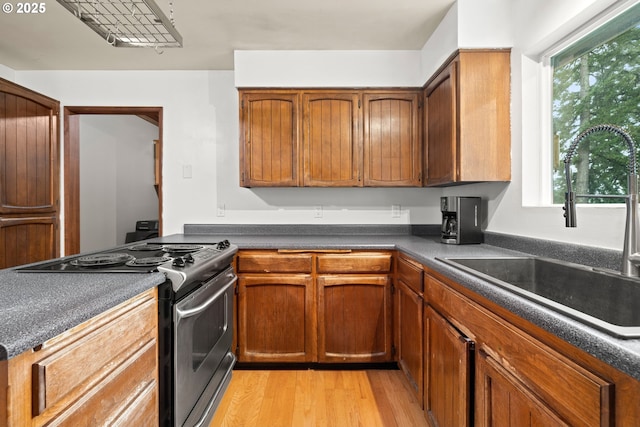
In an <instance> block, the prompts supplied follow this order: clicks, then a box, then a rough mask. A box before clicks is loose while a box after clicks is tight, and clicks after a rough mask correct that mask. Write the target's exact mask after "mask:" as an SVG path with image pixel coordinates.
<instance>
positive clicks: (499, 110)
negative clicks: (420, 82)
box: [425, 50, 511, 186]
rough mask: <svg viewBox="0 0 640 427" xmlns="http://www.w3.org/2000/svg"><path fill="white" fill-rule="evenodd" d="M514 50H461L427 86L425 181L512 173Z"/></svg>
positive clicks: (491, 177)
mask: <svg viewBox="0 0 640 427" xmlns="http://www.w3.org/2000/svg"><path fill="white" fill-rule="evenodd" d="M510 73H511V67H510V52H509V51H508V50H460V51H459V52H458V53H457V54H456V55H455V56H454V57H453V58H452V59H451V60H450V61H448V62H447V63H446V64H445V66H444V67H443V69H442V70H441V71H440V72H439V73H436V75H435V76H434V77H433V79H432V80H430V81H429V83H428V84H427V86H426V89H425V95H426V108H425V117H426V119H425V120H426V125H425V132H426V141H427V142H426V153H425V156H426V158H427V160H426V162H425V163H426V168H427V170H426V173H425V185H427V186H441V185H452V184H460V183H465V182H467V183H468V182H478V181H509V180H510V179H511V128H510V90H511V87H510V75H511V74H510Z"/></svg>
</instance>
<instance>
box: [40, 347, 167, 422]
mask: <svg viewBox="0 0 640 427" xmlns="http://www.w3.org/2000/svg"><path fill="white" fill-rule="evenodd" d="M156 357H157V355H156V349H155V341H150V342H148V343H147V344H146V345H145V346H144V347H142V348H141V349H140V350H139V351H138V352H136V353H135V354H133V355H132V356H131V357H130V358H128V359H125V360H123V361H122V363H119V362H118V364H117V365H116V366H117V367H116V368H115V369H114V370H113V372H112V373H111V374H110V375H109V376H108V377H106V378H105V379H104V381H102V382H100V383H98V384H97V386H96V387H95V388H93V389H91V390H90V391H89V392H88V393H87V394H84V395H82V396H81V397H80V398H79V399H78V400H77V401H75V402H74V404H73V405H72V406H71V407H69V408H68V409H67V410H66V411H64V412H62V413H61V414H60V416H58V417H54V418H53V419H52V420H51V421H50V423H49V424H47V425H50V426H61V427H62V426H68V427H76V426H97V425H102V424H103V423H104V422H105V421H106V420H109V419H111V418H114V416H113V415H114V414H118V416H117V417H116V419H117V420H119V421H125V420H131V418H132V417H131V415H132V414H131V412H132V411H137V410H140V409H141V408H140V407H139V406H140V404H141V403H144V405H142V406H143V408H144V407H145V406H146V407H147V409H146V410H143V411H144V413H145V418H144V421H143V423H141V424H135V425H139V426H145V425H147V426H152V425H157V424H158V422H159V413H158V406H157V393H155V392H154V391H155V388H156V387H157V382H156V381H155V379H154V376H153V375H152V374H153V372H154V369H155V367H156V363H157V362H156ZM128 425H132V424H128Z"/></svg>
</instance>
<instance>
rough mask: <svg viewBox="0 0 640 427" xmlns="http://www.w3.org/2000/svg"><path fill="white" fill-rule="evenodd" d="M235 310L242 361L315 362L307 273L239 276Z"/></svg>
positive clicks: (312, 293)
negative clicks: (236, 307) (237, 315)
mask: <svg viewBox="0 0 640 427" xmlns="http://www.w3.org/2000/svg"><path fill="white" fill-rule="evenodd" d="M238 307H239V309H238V314H239V318H238V340H237V341H238V359H239V360H240V361H241V362H276V361H277V362H312V361H314V360H315V355H316V342H317V340H316V338H315V337H316V321H315V290H314V286H313V278H312V277H311V275H310V274H241V275H240V277H239V278H238Z"/></svg>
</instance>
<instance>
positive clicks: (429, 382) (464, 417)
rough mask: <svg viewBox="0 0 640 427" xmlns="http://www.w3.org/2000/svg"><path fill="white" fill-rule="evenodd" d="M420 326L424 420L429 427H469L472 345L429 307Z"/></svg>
mask: <svg viewBox="0 0 640 427" xmlns="http://www.w3.org/2000/svg"><path fill="white" fill-rule="evenodd" d="M424 325H425V326H424V330H425V337H424V342H425V353H424V355H425V358H424V384H425V388H424V402H423V403H424V411H425V414H426V416H427V419H428V420H429V422H430V424H431V425H433V426H459V427H468V426H471V425H472V424H471V419H472V418H471V402H472V400H471V395H472V394H471V384H472V379H473V375H472V372H473V367H472V361H473V345H474V344H473V342H472V341H471V340H470V339H469V338H468V337H466V336H465V335H464V334H463V333H461V332H460V331H458V330H457V329H456V328H455V327H454V326H453V325H451V324H450V323H449V322H447V320H446V319H445V318H444V317H442V316H441V315H439V314H438V313H437V312H436V311H435V310H434V309H433V308H431V307H427V308H426V309H425V313H424ZM507 425H511V424H507Z"/></svg>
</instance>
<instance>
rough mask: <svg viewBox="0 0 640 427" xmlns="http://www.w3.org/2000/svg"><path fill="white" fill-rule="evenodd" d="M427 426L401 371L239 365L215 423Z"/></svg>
mask: <svg viewBox="0 0 640 427" xmlns="http://www.w3.org/2000/svg"><path fill="white" fill-rule="evenodd" d="M218 426H220V427H303V426H309V427H321V426H336V427H355V426H362V427H407V426H411V427H423V426H424V427H426V426H427V422H426V420H425V418H424V415H423V414H422V410H421V408H420V405H419V403H418V401H417V399H416V398H415V396H414V394H413V393H412V391H411V390H410V389H409V385H408V383H407V380H406V378H404V376H403V374H402V372H401V371H397V370H362V371H331V370H318V371H316V370H291V371H289V370H282V371H281V370H274V371H260V370H256V371H253V370H236V371H234V372H233V377H232V379H231V384H230V385H229V388H228V389H227V392H226V393H225V395H224V397H223V399H222V402H221V403H220V406H219V407H218V409H217V411H216V415H215V417H214V419H213V421H212V422H211V424H210V427H218Z"/></svg>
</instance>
